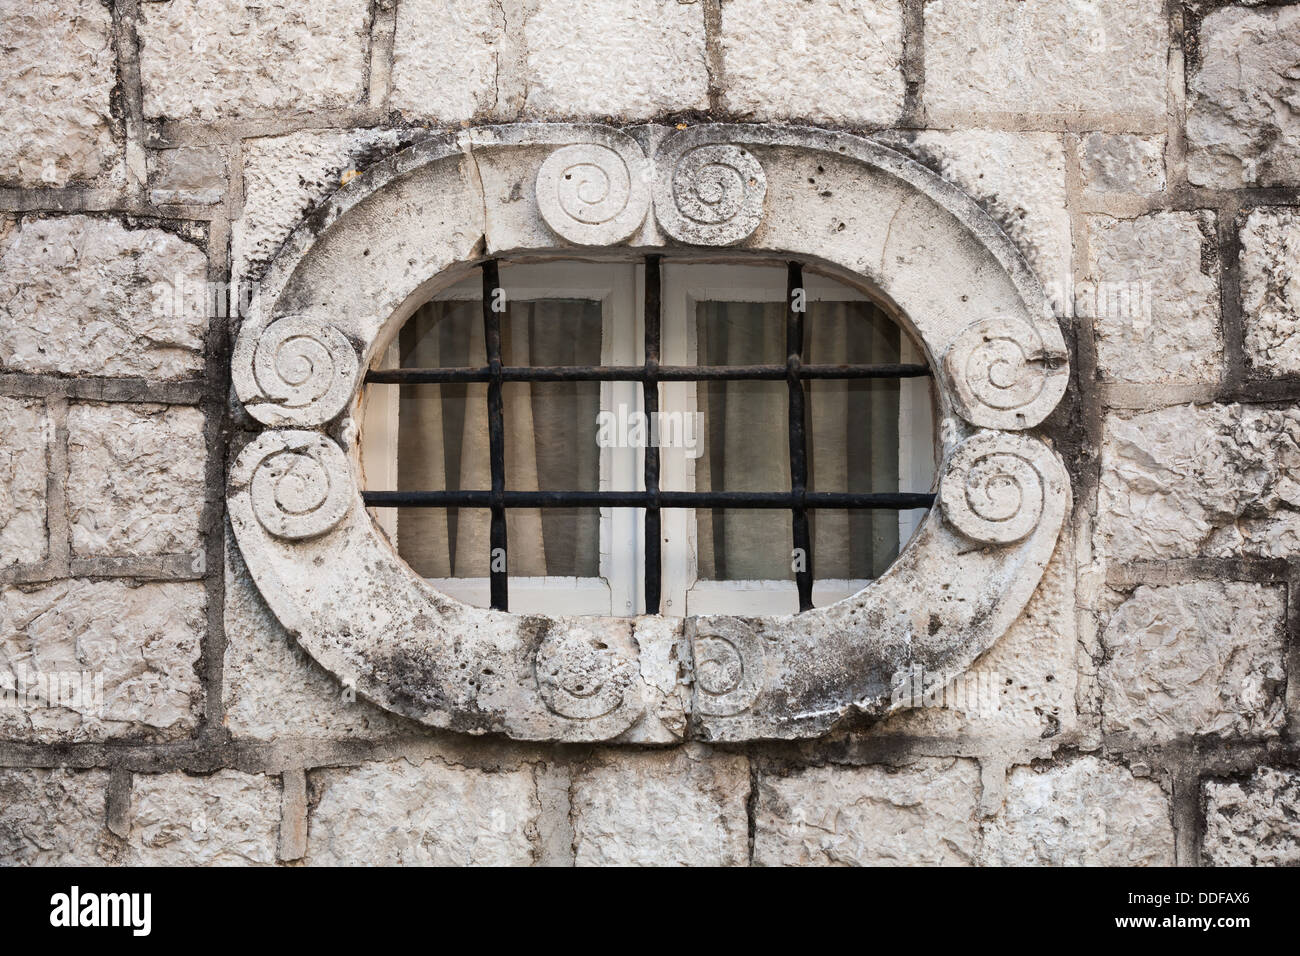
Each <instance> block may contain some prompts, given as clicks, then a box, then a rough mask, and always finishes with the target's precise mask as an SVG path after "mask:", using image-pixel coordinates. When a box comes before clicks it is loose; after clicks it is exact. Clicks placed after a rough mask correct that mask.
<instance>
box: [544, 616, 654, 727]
mask: <svg viewBox="0 0 1300 956" xmlns="http://www.w3.org/2000/svg"><path fill="white" fill-rule="evenodd" d="M534 672H535V674H536V677H537V688H538V691H539V692H540V693H541V697H542V700H543V702H545V704H546V706H547V707H548V708H550V710H551V711H552V712H553V713H556V714H559V715H560V716H561V717H569V718H572V719H574V720H595V719H596V718H598V717H604V716H605V715H606V714H608V713H611V712H612V711H614V710H615V709H617V708H618V707H619V706H620V705H621V704H622V703H623V700H624V698H625V697H626V696H627V694H628V691H629V688H630V686H631V684H632V682H633V680H634V679H635V677H636V670H635V668H634V666H633V664H632V662H631V661H629V660H627V658H625V657H624V656H623V655H622V654H620V653H619V652H618V651H617V650H615V649H614V648H612V647H610V646H609V645H608V644H606V643H605V642H604V641H603V640H601V639H600V638H598V637H597V636H595V635H594V634H591V633H589V632H587V631H584V630H582V629H581V628H570V629H568V630H565V631H560V632H558V633H552V634H549V635H548V636H547V637H546V638H545V639H544V640H543V641H542V643H541V645H540V646H539V647H538V649H537V655H536V657H535V658H534Z"/></svg>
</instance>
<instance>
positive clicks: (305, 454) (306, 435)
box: [240, 432, 352, 541]
mask: <svg viewBox="0 0 1300 956" xmlns="http://www.w3.org/2000/svg"><path fill="white" fill-rule="evenodd" d="M240 462H241V470H246V469H247V468H249V467H251V468H252V477H251V478H250V479H249V493H250V498H251V501H252V507H253V515H254V516H255V517H256V518H257V522H258V524H260V525H261V526H262V527H263V528H265V529H266V530H267V532H269V533H270V534H272V535H274V536H275V537H277V538H284V539H286V540H289V541H301V540H305V539H307V538H315V537H319V536H320V535H322V534H325V533H326V532H327V531H331V530H333V529H334V528H335V527H336V526H337V525H338V523H339V522H340V521H342V520H343V517H344V516H345V515H346V514H347V513H348V508H349V506H350V504H351V501H352V494H351V481H350V478H349V475H348V462H347V457H346V456H345V455H344V453H343V450H342V449H341V448H339V446H338V445H336V444H334V442H332V441H331V440H330V439H328V438H326V437H325V436H324V435H321V434H319V433H317V432H281V433H275V432H269V433H267V434H265V435H263V436H262V437H261V438H259V439H258V440H257V441H256V442H254V443H253V444H252V445H249V446H248V448H247V449H245V451H244V453H243V454H241V455H240Z"/></svg>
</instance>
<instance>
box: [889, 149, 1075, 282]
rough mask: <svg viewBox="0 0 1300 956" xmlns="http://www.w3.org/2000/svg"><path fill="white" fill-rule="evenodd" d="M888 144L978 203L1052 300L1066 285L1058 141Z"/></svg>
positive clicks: (1066, 222)
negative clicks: (958, 187) (992, 219)
mask: <svg viewBox="0 0 1300 956" xmlns="http://www.w3.org/2000/svg"><path fill="white" fill-rule="evenodd" d="M888 142H889V144H890V145H897V146H899V147H900V148H902V149H904V150H905V151H907V152H909V153H911V154H912V155H914V156H916V157H917V158H918V159H919V160H921V161H922V162H923V163H925V165H927V166H929V167H930V168H932V169H934V170H935V171H936V172H938V173H939V174H940V175H941V176H943V177H944V178H945V179H948V180H951V181H952V182H954V183H956V184H957V185H958V186H960V187H961V188H962V189H963V190H964V191H965V192H967V193H969V194H970V195H971V196H973V197H974V198H975V199H977V200H978V201H979V202H980V203H981V204H982V205H983V206H984V208H986V209H987V210H988V211H989V213H990V214H991V215H992V216H993V218H994V219H996V220H997V221H998V224H999V225H1000V226H1001V227H1002V229H1003V230H1004V231H1005V232H1006V233H1007V234H1008V235H1009V236H1010V237H1011V238H1012V240H1014V241H1015V243H1016V244H1017V245H1018V246H1019V247H1020V251H1021V252H1022V253H1023V254H1024V256H1025V258H1026V259H1027V260H1028V261H1029V264H1030V265H1031V266H1033V267H1034V271H1035V272H1037V273H1038V278H1039V280H1040V281H1041V282H1042V283H1043V286H1044V288H1045V289H1046V290H1047V292H1048V295H1049V296H1051V295H1052V294H1053V292H1054V291H1055V290H1056V288H1057V287H1058V286H1060V285H1062V284H1063V283H1064V282H1065V280H1066V276H1067V275H1068V274H1069V271H1070V268H1069V267H1070V215H1069V212H1068V211H1067V209H1066V199H1065V149H1064V147H1063V146H1062V144H1061V139H1060V137H1058V136H1052V135H1049V134H1046V133H1003V132H997V131H992V130H971V131H962V132H925V133H920V134H917V135H914V136H910V137H908V138H907V139H906V140H900V139H898V138H895V137H890V138H889V140H888Z"/></svg>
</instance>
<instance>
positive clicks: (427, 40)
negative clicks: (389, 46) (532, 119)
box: [388, 0, 507, 123]
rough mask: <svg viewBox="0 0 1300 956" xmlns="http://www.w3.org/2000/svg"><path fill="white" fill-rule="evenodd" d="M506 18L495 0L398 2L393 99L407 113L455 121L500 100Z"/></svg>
mask: <svg viewBox="0 0 1300 956" xmlns="http://www.w3.org/2000/svg"><path fill="white" fill-rule="evenodd" d="M505 32H506V19H505V13H504V12H503V10H502V8H501V7H500V6H499V5H498V4H496V3H493V2H491V0H403V2H401V3H399V4H398V5H397V32H396V34H395V36H394V39H393V80H392V84H393V85H392V91H391V92H390V94H389V100H388V102H389V104H390V105H391V106H393V107H395V108H396V109H399V110H402V111H403V112H404V113H406V114H407V115H408V116H411V117H422V118H429V119H437V120H441V121H442V122H444V123H455V122H460V121H462V120H468V119H471V118H472V117H475V116H479V115H481V114H485V113H489V112H492V111H493V110H495V109H497V108H499V107H504V106H505V105H506V104H504V103H502V102H501V101H500V95H501V90H500V80H501V77H500V70H501V65H502V64H501V60H502V58H503V57H504V56H506V55H507V54H506V50H505Z"/></svg>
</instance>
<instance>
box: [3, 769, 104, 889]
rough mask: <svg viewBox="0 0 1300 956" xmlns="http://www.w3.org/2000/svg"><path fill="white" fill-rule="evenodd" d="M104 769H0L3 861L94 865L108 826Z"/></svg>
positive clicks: (35, 864) (5, 864)
mask: <svg viewBox="0 0 1300 956" xmlns="http://www.w3.org/2000/svg"><path fill="white" fill-rule="evenodd" d="M107 789H108V772H107V771H105V770H64V769H57V770H18V769H10V768H5V769H2V770H0V866H95V865H102V864H103V863H104V862H105V861H104V859H102V858H101V854H100V852H99V851H100V849H101V844H103V848H104V849H107V848H108V843H107V840H106V838H108V831H107V830H105V829H104V799H105V794H106V791H107Z"/></svg>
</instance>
